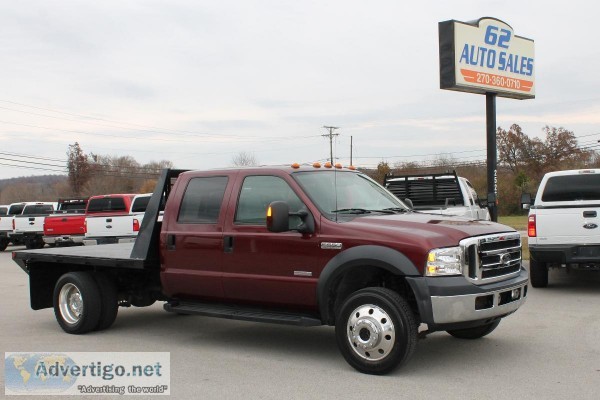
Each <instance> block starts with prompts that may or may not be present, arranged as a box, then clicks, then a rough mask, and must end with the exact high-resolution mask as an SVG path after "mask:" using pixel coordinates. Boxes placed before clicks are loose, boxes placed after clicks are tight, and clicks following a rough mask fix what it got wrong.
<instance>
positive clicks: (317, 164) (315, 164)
mask: <svg viewBox="0 0 600 400" xmlns="http://www.w3.org/2000/svg"><path fill="white" fill-rule="evenodd" d="M313 167H315V168H321V163H319V162H316V163H313Z"/></svg>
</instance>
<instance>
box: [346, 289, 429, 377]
mask: <svg viewBox="0 0 600 400" xmlns="http://www.w3.org/2000/svg"><path fill="white" fill-rule="evenodd" d="M335 336H336V340H337V344H338V348H339V349H340V352H341V353H342V355H343V356H344V358H345V359H346V361H347V362H348V364H350V365H351V366H352V367H353V368H355V369H356V370H358V371H360V372H363V373H366V374H373V375H383V374H386V373H388V372H390V371H392V370H393V369H395V368H397V367H399V366H400V365H402V364H404V363H405V362H407V361H408V360H409V358H410V357H411V355H412V354H413V353H414V351H415V348H416V345H417V323H416V321H415V316H414V314H413V312H412V310H411V308H410V306H409V305H408V303H407V302H406V300H404V299H403V298H402V297H400V295H399V294H398V293H396V292H394V291H392V290H390V289H386V288H380V287H372V288H366V289H361V290H358V291H356V292H354V293H353V294H351V295H350V296H349V297H348V298H347V299H346V300H345V301H344V303H343V305H342V307H341V308H340V311H339V313H338V315H337V318H336V324H335Z"/></svg>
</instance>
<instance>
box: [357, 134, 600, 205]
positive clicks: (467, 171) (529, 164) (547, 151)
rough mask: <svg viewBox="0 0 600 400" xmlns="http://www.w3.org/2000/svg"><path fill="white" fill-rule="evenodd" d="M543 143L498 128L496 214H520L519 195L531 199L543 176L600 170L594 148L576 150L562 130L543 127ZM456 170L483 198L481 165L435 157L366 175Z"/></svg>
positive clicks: (381, 176)
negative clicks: (565, 172) (528, 194)
mask: <svg viewBox="0 0 600 400" xmlns="http://www.w3.org/2000/svg"><path fill="white" fill-rule="evenodd" d="M542 131H543V133H544V139H543V140H542V139H539V138H537V137H530V136H528V135H527V134H526V133H525V132H523V129H522V128H521V127H520V126H519V125H518V124H513V125H511V126H510V128H509V129H508V130H506V129H503V128H502V127H498V130H497V132H496V139H497V149H498V201H499V204H498V211H499V214H500V215H516V214H519V213H522V212H523V211H522V210H521V204H520V200H521V194H522V193H531V194H532V195H535V193H536V192H537V189H538V187H539V184H540V181H541V180H542V178H543V176H544V174H545V173H547V172H551V171H561V170H567V169H581V168H600V155H599V154H598V152H596V151H595V150H594V146H587V147H585V146H584V147H582V146H580V144H579V142H578V140H577V138H576V137H575V134H574V133H573V132H572V131H570V130H567V129H565V128H562V127H560V128H556V127H549V126H545V127H544V128H543V129H542ZM452 170H456V172H457V174H458V175H459V176H464V177H465V178H467V179H469V181H470V182H471V183H472V184H473V186H474V187H475V189H476V190H477V193H478V194H479V196H480V197H481V198H486V197H487V167H486V165H485V162H473V163H465V162H460V161H457V160H455V159H453V158H452V157H439V158H438V159H437V160H434V162H433V163H419V162H401V163H396V164H393V165H390V164H389V163H387V162H385V161H381V162H380V163H379V164H378V165H377V168H376V169H375V170H370V171H366V172H367V173H368V174H369V175H371V176H372V177H373V178H374V179H375V180H377V181H379V182H380V183H382V182H383V179H384V176H385V175H386V174H389V173H393V174H425V173H434V172H446V171H452Z"/></svg>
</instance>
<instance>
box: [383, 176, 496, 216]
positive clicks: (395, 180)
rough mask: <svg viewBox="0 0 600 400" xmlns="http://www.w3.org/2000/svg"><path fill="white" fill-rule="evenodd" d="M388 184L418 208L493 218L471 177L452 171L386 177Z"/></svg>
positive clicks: (418, 209)
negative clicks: (470, 179) (470, 180)
mask: <svg viewBox="0 0 600 400" xmlns="http://www.w3.org/2000/svg"><path fill="white" fill-rule="evenodd" d="M384 186H385V187H386V188H387V189H388V190H389V191H390V192H392V193H393V194H394V196H396V197H398V198H399V199H400V200H402V201H404V202H406V203H407V204H409V205H410V206H411V207H412V208H413V209H414V210H415V211H420V212H425V213H429V214H441V215H453V216H457V217H465V218H469V219H475V220H486V221H489V220H490V213H489V211H488V208H487V204H486V201H484V200H480V199H479V197H478V195H477V192H476V191H475V188H474V187H473V185H472V184H471V182H469V180H468V179H467V178H464V177H461V176H458V175H456V171H453V172H452V173H441V174H420V175H393V174H389V175H386V176H385V182H384Z"/></svg>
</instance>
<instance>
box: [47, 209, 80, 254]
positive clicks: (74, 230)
mask: <svg viewBox="0 0 600 400" xmlns="http://www.w3.org/2000/svg"><path fill="white" fill-rule="evenodd" d="M87 202H88V199H87V198H69V199H59V200H58V209H57V210H56V211H55V212H54V214H51V215H48V216H47V217H46V219H45V220H44V243H46V244H47V245H49V246H51V247H52V246H74V245H82V244H83V237H84V225H85V208H86V205H87Z"/></svg>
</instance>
